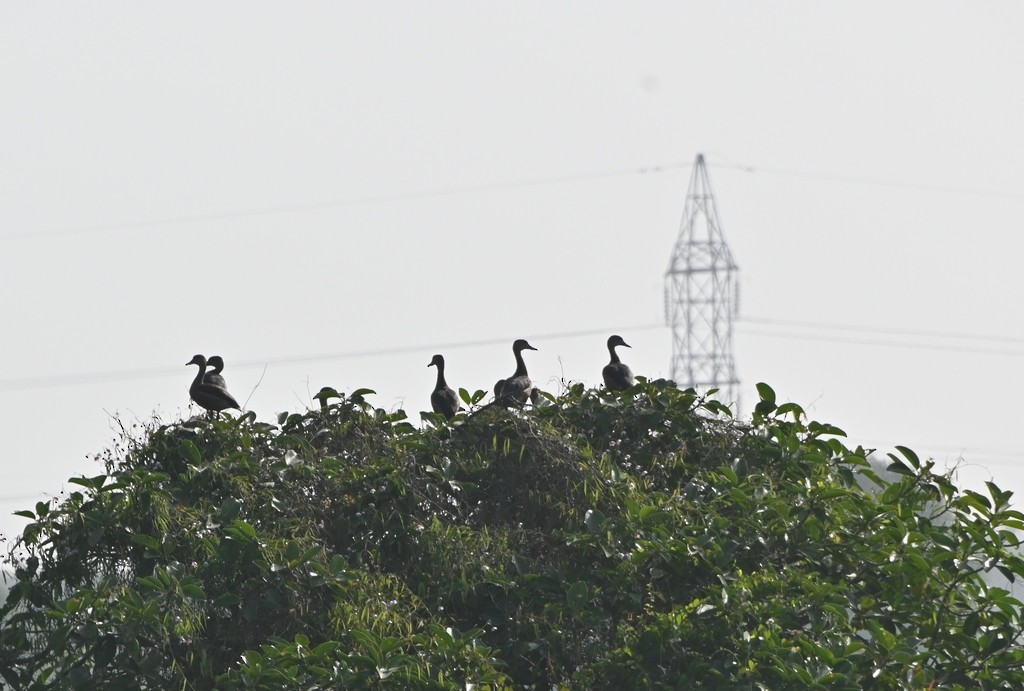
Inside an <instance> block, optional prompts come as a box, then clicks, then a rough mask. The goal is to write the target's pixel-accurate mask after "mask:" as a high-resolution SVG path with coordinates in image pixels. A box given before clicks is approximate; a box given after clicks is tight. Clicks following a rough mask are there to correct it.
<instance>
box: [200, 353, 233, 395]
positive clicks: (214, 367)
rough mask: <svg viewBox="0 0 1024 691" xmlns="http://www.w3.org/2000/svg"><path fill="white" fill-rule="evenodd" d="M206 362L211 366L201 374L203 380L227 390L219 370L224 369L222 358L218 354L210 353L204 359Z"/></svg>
mask: <svg viewBox="0 0 1024 691" xmlns="http://www.w3.org/2000/svg"><path fill="white" fill-rule="evenodd" d="M206 364H207V365H208V366H209V367H211V370H210V371H209V372H207V373H206V374H204V375H203V381H204V382H206V383H207V384H213V385H214V386H216V387H218V388H221V389H224V390H225V391H227V389H228V385H227V382H225V381H224V377H223V376H222V375H221V372H223V371H224V358H222V357H221V356H220V355H211V356H210V357H209V358H208V359H207V360H206Z"/></svg>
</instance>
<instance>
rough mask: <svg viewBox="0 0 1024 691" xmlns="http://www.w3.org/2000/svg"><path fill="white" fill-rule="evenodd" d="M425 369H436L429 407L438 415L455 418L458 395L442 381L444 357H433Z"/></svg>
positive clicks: (457, 410)
mask: <svg viewBox="0 0 1024 691" xmlns="http://www.w3.org/2000/svg"><path fill="white" fill-rule="evenodd" d="M427 367H437V384H435V385H434V391H433V392H432V393H431V394H430V407H431V408H433V409H434V412H435V413H437V414H438V415H444V416H445V417H446V418H448V419H449V420H450V419H452V418H453V417H455V413H457V412H459V407H460V405H459V395H458V394H457V393H455V390H454V389H452V388H451V387H450V386H448V382H446V381H445V380H444V356H443V355H440V354H438V355H435V356H434V357H433V358H432V359H431V360H430V364H429V365H427Z"/></svg>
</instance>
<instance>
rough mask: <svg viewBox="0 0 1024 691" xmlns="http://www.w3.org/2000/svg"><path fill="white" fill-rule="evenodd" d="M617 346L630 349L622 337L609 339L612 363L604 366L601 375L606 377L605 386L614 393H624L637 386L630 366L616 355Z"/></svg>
mask: <svg viewBox="0 0 1024 691" xmlns="http://www.w3.org/2000/svg"><path fill="white" fill-rule="evenodd" d="M616 346H626V347H627V348H629V347H630V346H629V344H628V343H626V342H625V341H624V340H622V336H612V337H611V338H609V339H608V353H609V354H610V355H611V362H609V363H608V364H607V365H605V366H604V369H603V370H601V374H602V376H603V377H604V385H605V386H607V387H608V388H609V389H611V390H612V391H622V390H624V389H628V388H629V387H631V386H633V385H634V384H636V380H635V379H633V372H632V370H630V369H629V366H628V365H627V364H626V363H624V362H622V361H621V360H619V356H618V355H617V354H616V353H615V347H616Z"/></svg>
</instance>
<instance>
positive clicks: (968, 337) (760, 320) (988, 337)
mask: <svg viewBox="0 0 1024 691" xmlns="http://www.w3.org/2000/svg"><path fill="white" fill-rule="evenodd" d="M739 321H741V322H745V323H748V324H764V325H766V326H787V327H797V328H801V329H828V330H834V331H857V332H861V333H877V334H889V335H893V334H895V335H900V336H921V337H929V338H952V339H958V340H964V341H1000V342H1003V343H1022V344H1024V338H1018V337H1015V336H1002V335H993V334H974V333H968V332H965V331H928V330H922V329H905V328H902V329H901V328H892V327H877V326H864V325H857V324H836V323H822V322H809V321H801V320H793V319H774V318H770V317H740V319H739Z"/></svg>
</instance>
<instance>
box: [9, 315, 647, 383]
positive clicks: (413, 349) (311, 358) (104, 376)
mask: <svg viewBox="0 0 1024 691" xmlns="http://www.w3.org/2000/svg"><path fill="white" fill-rule="evenodd" d="M663 328H665V326H664V325H663V324H643V325H640V326H623V327H605V328H602V329H584V330H578V331H561V332H556V333H547V334H536V335H534V336H531V338H536V339H551V340H555V339H560V338H579V337H582V336H594V335H598V334H605V335H607V334H610V333H616V332H624V333H628V332H631V331H649V330H652V329H663ZM514 338H515V337H514V336H503V337H501V338H486V339H480V340H475V341H454V342H448V343H428V344H424V345H418V346H400V347H397V348H370V349H367V350H349V351H342V352H334V353H313V354H308V355H295V356H286V357H275V358H265V359H261V360H243V361H239V362H232V363H231V367H232V369H244V368H250V367H252V368H254V367H264V366H266V365H283V364H288V365H294V364H299V363H309V362H329V361H333V360H349V359H353V358H361V357H376V356H382V355H404V354H408V353H424V352H437V351H439V350H456V349H461V348H472V347H476V346H486V345H495V344H501V343H511V342H512V341H513V340H514ZM180 375H181V369H180V368H177V367H176V368H173V369H172V368H170V367H146V368H140V369H134V370H108V371H100V372H81V373H77V374H76V373H71V374H55V375H50V376H45V377H12V378H9V379H0V392H2V391H23V390H25V389H45V388H50V387H67V386H81V385H83V384H96V383H100V382H108V381H125V380H130V379H148V378H151V377H165V376H180Z"/></svg>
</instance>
